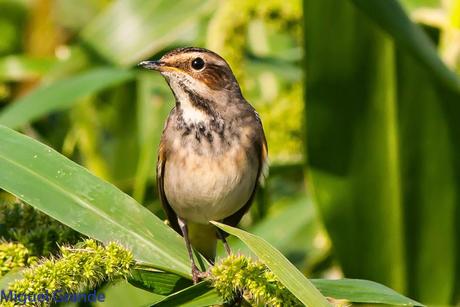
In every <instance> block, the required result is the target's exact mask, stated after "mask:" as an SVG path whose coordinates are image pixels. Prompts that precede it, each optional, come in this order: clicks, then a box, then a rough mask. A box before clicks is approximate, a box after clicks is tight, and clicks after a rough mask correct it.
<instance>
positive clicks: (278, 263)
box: [0, 127, 418, 306]
mask: <svg viewBox="0 0 460 307" xmlns="http://www.w3.org/2000/svg"><path fill="white" fill-rule="evenodd" d="M0 141H1V142H2V144H5V145H6V146H4V147H0V169H2V170H3V171H2V172H0V185H1V187H2V188H4V189H5V190H7V191H9V192H11V193H13V194H14V195H17V196H18V197H20V198H22V199H24V200H25V201H27V202H28V203H29V204H30V205H32V206H34V207H35V208H37V209H39V210H41V211H43V212H46V213H47V214H49V215H50V216H53V217H54V218H56V219H57V220H59V221H60V222H62V223H64V224H66V225H68V226H70V227H72V228H74V229H75V230H77V231H79V232H81V233H83V234H86V235H88V236H89V237H92V238H95V239H97V240H101V241H103V242H106V244H109V242H111V241H119V242H123V245H125V246H127V247H129V249H130V250H132V257H133V258H134V260H135V261H137V263H139V264H142V265H143V266H144V267H150V268H153V269H155V271H156V273H155V272H150V271H146V272H144V274H146V275H147V276H148V279H145V277H142V275H141V276H140V277H139V275H138V278H139V279H140V280H139V283H138V285H139V284H144V286H145V284H146V283H147V284H152V286H150V287H149V289H157V288H158V286H156V287H155V286H154V285H155V284H156V283H162V284H164V283H165V282H167V281H168V280H169V281H171V280H173V283H175V282H176V281H177V280H178V277H179V276H182V277H185V278H188V279H190V277H191V276H190V271H189V265H188V259H187V256H186V251H185V247H184V246H183V244H182V242H181V241H182V240H181V239H180V237H179V236H178V235H177V234H176V233H175V232H174V231H173V230H172V229H170V228H169V227H168V226H167V225H165V224H164V223H162V222H161V221H160V220H159V219H158V218H157V217H155V216H154V215H153V214H151V213H150V212H149V211H148V210H147V209H145V208H144V207H142V206H140V205H139V204H138V203H136V202H135V201H134V200H133V199H132V198H130V197H129V196H127V195H126V194H124V193H123V192H121V191H120V190H118V189H116V188H115V187H114V186H112V185H110V184H109V183H106V182H104V181H102V180H100V179H98V178H97V177H95V176H93V175H91V174H90V173H88V172H87V171H86V170H85V169H84V168H82V167H81V166H78V165H77V164H75V163H74V162H72V161H70V160H68V159H67V158H65V157H63V156H62V155H60V154H59V153H57V152H55V151H53V150H52V149H50V148H49V147H47V146H45V145H43V144H41V143H39V142H37V141H34V140H32V139H30V138H28V137H26V136H23V135H21V134H19V133H17V132H14V131H13V130H11V129H8V128H5V127H0ZM33 157H36V158H33ZM30 161H33V162H32V163H31V162H30ZM2 174H9V176H4V175H2ZM59 204H65V205H59ZM216 225H217V226H218V227H221V228H222V229H224V230H225V231H227V232H229V233H233V234H235V235H237V236H239V237H240V238H241V239H242V240H243V242H245V243H246V244H247V245H248V247H249V248H251V250H252V251H253V252H254V253H255V254H256V255H257V256H258V257H259V258H261V259H262V260H264V263H265V264H266V265H267V266H268V267H269V268H270V269H271V271H272V272H273V274H274V275H273V276H276V278H278V279H279V280H280V282H281V284H282V285H283V286H284V287H286V288H287V289H288V290H289V291H290V292H291V293H292V294H293V295H295V296H296V297H297V298H298V299H299V300H300V301H302V302H303V303H306V304H310V303H312V304H313V305H315V306H327V305H328V303H327V301H326V299H325V298H324V297H323V296H322V295H321V294H320V292H319V291H318V290H316V288H315V287H314V286H313V285H312V284H311V283H310V282H309V281H308V279H307V278H305V277H304V276H303V275H302V274H301V273H300V272H299V271H298V270H297V269H296V268H295V267H294V266H293V265H292V264H291V263H289V261H288V260H287V259H286V258H285V257H284V256H282V254H281V253H280V252H279V251H277V250H276V249H274V248H273V247H272V246H271V245H270V244H268V243H267V242H266V241H264V240H262V239H260V238H258V237H257V236H254V235H251V234H248V233H246V232H244V231H242V230H238V229H236V228H232V227H229V226H225V225H222V224H216ZM159 234H161V236H160V235H159ZM86 245H88V246H89V247H90V248H91V249H92V250H91V251H90V252H89V253H83V254H82V253H72V250H66V249H65V248H64V249H62V253H63V258H62V262H59V260H57V261H54V260H47V261H45V262H44V263H43V265H42V266H40V265H39V266H38V269H37V270H38V271H33V270H34V269H32V271H29V272H30V273H27V271H26V273H25V276H26V279H25V280H24V281H19V282H18V283H17V285H16V284H15V283H13V286H12V288H13V289H16V290H18V291H26V289H29V288H30V285H29V283H30V282H29V281H28V278H29V279H30V280H33V278H34V277H35V276H40V275H41V274H42V273H43V278H44V281H43V283H40V284H38V288H35V287H33V288H32V289H33V291H43V290H44V289H49V288H53V289H55V288H56V289H57V288H59V287H60V286H59V285H56V284H55V282H58V280H59V282H63V283H64V284H62V285H61V286H62V287H64V288H65V289H66V290H72V291H78V290H81V289H82V288H83V287H87V286H90V285H94V283H93V282H91V280H92V279H91V280H90V279H88V278H87V276H93V277H95V278H96V281H100V280H101V279H104V277H106V276H107V275H104V274H101V273H100V272H99V271H98V270H100V269H102V271H104V272H105V273H106V274H108V276H109V277H110V276H113V274H115V276H119V275H120V276H126V274H127V272H128V271H127V270H129V269H130V266H129V265H128V263H131V260H129V259H132V258H131V253H129V254H126V255H127V256H121V257H120V256H117V257H115V256H113V251H112V250H111V249H110V246H112V247H114V248H115V254H117V255H119V252H117V247H116V245H108V247H107V248H106V249H103V248H102V247H97V245H95V243H94V242H93V241H86ZM97 251H99V252H101V253H103V254H104V253H105V255H108V256H101V257H102V258H101V257H93V256H95V253H96V252H97ZM119 251H120V253H122V254H120V255H123V253H126V252H125V251H123V250H119ZM101 255H102V254H101ZM128 256H129V257H128ZM82 257H83V258H82ZM82 259H83V260H85V259H86V260H85V261H88V266H87V269H88V270H87V271H85V265H84V264H83V265H79V261H80V260H82ZM126 259H128V260H129V261H128V260H126ZM66 260H69V262H72V265H71V266H69V265H68V263H67V262H66ZM112 260H114V261H112ZM125 260H126V261H125ZM93 261H95V262H93ZM117 261H118V262H117ZM119 261H122V262H121V263H120V262H119ZM201 262H204V260H201ZM58 263H59V264H60V265H57V264H58ZM55 265H56V268H57V269H62V272H58V273H57V274H52V273H50V272H52V267H54V266H55ZM107 267H109V268H110V270H108V269H107ZM75 269H77V271H76V274H73V273H70V272H71V271H72V272H74V271H75ZM78 269H80V270H83V272H80V271H78ZM68 270H70V271H68ZM158 270H159V271H163V272H169V273H173V274H166V275H163V274H158ZM32 272H35V273H32ZM37 272H38V273H37ZM40 272H42V273H40ZM74 273H75V272H74ZM85 274H86V275H85ZM49 275H51V276H54V278H58V279H51V280H49V279H47V278H48V277H47V276H49ZM134 276H136V275H133V277H134ZM6 277H8V274H7V275H6ZM54 280H55V281H54ZM15 285H16V286H15ZM365 287H366V286H365V285H364V289H365ZM162 288H163V289H164V287H162ZM190 288H191V290H188V288H186V289H183V290H182V289H179V291H178V289H175V288H172V293H171V294H170V296H172V298H170V297H166V298H165V300H171V299H174V297H175V295H177V293H181V291H191V292H192V294H194V295H192V296H191V297H188V298H190V300H191V301H193V300H194V299H197V297H200V295H198V294H197V293H196V292H194V291H195V290H196V289H197V288H196V286H192V287H190ZM281 289H282V288H280V289H279V291H282V290H281ZM211 290H212V289H211ZM161 293H162V294H167V292H166V293H165V292H161ZM198 293H200V292H198ZM201 294H202V293H201ZM350 295H351V298H352V300H353V293H351V294H350ZM377 296H378V295H377ZM397 296H398V295H397V294H396V293H395V294H393V295H392V296H391V297H397ZM215 301H216V300H215ZM218 301H219V302H220V301H221V300H220V299H219V300H218ZM357 301H358V302H359V301H360V300H359V299H357ZM159 303H161V301H160V302H159ZM400 303H403V304H413V305H417V304H418V303H416V302H414V301H411V300H409V299H406V298H403V299H402V300H401V301H400Z"/></svg>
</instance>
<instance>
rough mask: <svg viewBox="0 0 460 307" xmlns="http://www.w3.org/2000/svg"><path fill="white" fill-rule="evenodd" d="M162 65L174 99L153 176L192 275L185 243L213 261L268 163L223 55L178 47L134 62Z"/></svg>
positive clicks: (258, 128)
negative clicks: (218, 225) (181, 239)
mask: <svg viewBox="0 0 460 307" xmlns="http://www.w3.org/2000/svg"><path fill="white" fill-rule="evenodd" d="M139 66H142V67H144V68H147V69H153V70H156V71H159V72H160V73H161V74H162V75H163V76H164V77H165V79H166V81H167V83H168V84H169V87H170V88H171V90H172V92H173V94H174V97H175V99H176V106H175V107H174V108H173V109H172V110H171V113H170V114H169V117H168V119H167V121H166V124H165V127H164V130H163V135H162V138H161V143H160V149H159V153H158V164H157V184H158V190H159V195H160V198H161V202H162V204H163V208H164V210H165V212H166V214H167V216H168V220H169V222H170V225H171V226H172V227H173V228H174V229H175V230H176V231H177V232H178V233H180V234H182V235H183V237H184V239H185V244H186V246H187V250H188V253H189V256H190V261H191V265H192V276H193V281H194V282H195V283H196V282H197V281H198V279H199V276H200V272H199V270H198V268H197V267H196V265H195V262H194V260H193V254H192V248H191V246H190V244H191V245H192V246H193V247H194V248H195V249H196V250H198V251H199V252H200V253H201V254H203V255H204V256H205V257H206V258H207V259H209V260H210V261H211V262H213V261H214V258H215V253H216V242H217V238H220V239H221V240H222V241H223V242H224V245H225V248H226V250H227V252H228V253H230V249H229V247H228V244H227V242H226V241H225V236H226V234H224V233H223V232H221V231H220V230H218V229H216V227H214V226H213V225H212V224H210V223H209V221H220V222H223V223H225V224H228V225H232V226H235V225H237V224H238V223H239V221H240V220H241V218H242V217H243V215H244V214H245V213H246V211H247V210H248V209H249V207H250V205H251V202H252V200H253V198H254V194H255V191H256V188H257V184H258V181H261V180H262V179H263V177H264V176H265V172H266V169H267V143H266V140H265V135H264V130H263V128H262V123H261V121H260V118H259V116H258V114H257V112H256V111H255V110H254V108H253V107H252V106H251V105H250V104H249V103H248V102H247V101H246V100H245V99H244V97H243V95H242V93H241V89H240V86H239V85H238V82H237V81H236V79H235V76H234V75H233V73H232V70H231V69H230V67H229V65H228V64H227V62H226V61H225V60H224V59H223V58H222V57H220V56H219V55H218V54H216V53H214V52H212V51H209V50H206V49H202V48H193V47H189V48H180V49H175V50H173V51H171V52H169V53H167V54H165V55H164V56H163V57H162V58H161V59H160V60H159V61H143V62H142V63H140V64H139Z"/></svg>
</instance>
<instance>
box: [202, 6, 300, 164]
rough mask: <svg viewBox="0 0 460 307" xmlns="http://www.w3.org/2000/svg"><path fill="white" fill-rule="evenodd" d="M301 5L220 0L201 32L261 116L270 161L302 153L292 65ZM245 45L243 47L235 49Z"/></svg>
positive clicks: (297, 47)
mask: <svg viewBox="0 0 460 307" xmlns="http://www.w3.org/2000/svg"><path fill="white" fill-rule="evenodd" d="M301 8H302V5H301V1H300V0H293V1H282V0H270V1H263V2H260V1H238V0H231V1H226V2H225V3H223V5H221V7H220V8H219V10H218V11H217V12H216V14H215V15H214V16H213V18H212V20H211V22H210V26H209V32H208V37H207V46H208V47H209V48H210V49H212V50H215V51H216V52H218V53H219V54H221V55H222V56H223V57H224V58H225V59H226V60H227V61H228V63H229V64H230V66H231V67H232V69H233V71H234V73H235V75H236V77H237V79H238V81H239V83H240V85H241V86H242V88H243V92H244V93H245V96H246V98H247V99H248V100H249V101H250V102H251V103H253V104H254V106H255V107H256V109H257V110H258V112H259V113H260V114H261V115H262V116H261V118H262V121H263V124H264V128H265V131H266V134H267V139H268V144H270V145H269V153H270V157H271V159H272V161H276V162H286V161H299V160H301V159H302V158H303V155H302V132H301V131H302V116H301V114H302V112H303V103H302V97H303V88H302V85H301V78H300V71H298V73H296V67H295V65H296V64H298V62H299V61H300V59H301V52H300V48H301V44H302V27H301V17H302V16H301ZM280 46H282V47H281V48H280ZM245 49H246V50H248V51H249V52H248V53H245V52H241V50H245ZM253 58H255V60H254V59H253ZM251 59H252V60H251ZM279 66H282V67H283V68H282V69H277V67H279ZM290 72H291V73H290ZM286 118H290V120H286Z"/></svg>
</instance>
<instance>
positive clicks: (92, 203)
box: [0, 126, 190, 278]
mask: <svg viewBox="0 0 460 307" xmlns="http://www.w3.org/2000/svg"><path fill="white" fill-rule="evenodd" d="M0 188H3V189H5V190H6V191H8V192H10V193H12V194H14V195H16V196H17V197H19V198H21V199H23V200H24V201H25V202H27V203H29V204H30V205H32V206H34V207H35V208H37V209H39V210H41V211H43V212H44V213H46V214H48V215H49V216H51V217H53V218H55V219H56V220H58V221H60V222H62V223H64V224H66V225H67V226H69V227H71V228H73V229H75V230H77V231H79V232H81V233H83V234H85V235H87V236H89V237H92V238H95V239H97V240H100V241H102V242H105V243H106V242H109V241H118V242H120V243H122V244H123V245H125V246H126V247H128V248H129V249H131V250H132V251H133V254H134V257H135V259H136V260H138V261H143V262H145V263H148V264H151V265H152V266H153V267H156V268H158V269H161V270H163V271H169V272H173V273H176V274H178V275H181V276H184V277H187V278H189V277H190V266H189V260H188V257H187V253H186V250H185V246H184V244H183V241H182V239H181V237H180V236H179V235H178V234H177V233H175V232H174V231H173V230H172V229H171V228H170V227H168V226H166V225H165V224H164V223H163V221H161V220H160V219H158V218H157V217H156V216H155V215H153V214H152V213H151V212H150V211H148V210H147V209H146V208H144V207H142V206H141V205H139V204H138V203H137V202H136V201H135V200H134V199H132V198H131V197H129V196H128V195H126V194H124V193H123V192H121V191H120V190H118V189H117V188H116V187H115V186H113V185H111V184H109V183H107V182H104V181H102V180H100V179H99V178H97V177H95V176H94V175H92V174H90V173H89V172H88V171H87V170H86V169H84V168H83V167H81V166H79V165H78V164H76V163H74V162H72V161H70V160H69V159H67V158H66V157H64V156H62V155H60V154H59V153H58V152H56V151H54V150H52V149H51V148H49V147H47V146H45V145H43V144H41V143H39V142H37V141H35V140H33V139H31V138H29V137H27V136H24V135H22V134H20V133H18V132H15V131H14V130H11V129H9V128H6V127H1V126H0Z"/></svg>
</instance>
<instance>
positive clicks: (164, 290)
mask: <svg viewBox="0 0 460 307" xmlns="http://www.w3.org/2000/svg"><path fill="white" fill-rule="evenodd" d="M128 281H129V282H130V283H131V284H132V285H134V286H136V287H138V288H142V289H144V290H147V291H150V292H153V293H157V294H161V295H169V294H171V293H173V292H177V291H179V290H182V289H184V288H186V287H189V286H191V285H192V282H191V281H190V280H189V279H186V278H183V277H182V276H179V275H176V274H172V273H167V272H162V271H158V270H153V269H148V268H142V267H141V268H137V269H134V270H132V272H131V276H130V278H129V279H128Z"/></svg>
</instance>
